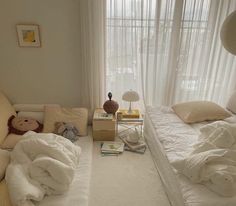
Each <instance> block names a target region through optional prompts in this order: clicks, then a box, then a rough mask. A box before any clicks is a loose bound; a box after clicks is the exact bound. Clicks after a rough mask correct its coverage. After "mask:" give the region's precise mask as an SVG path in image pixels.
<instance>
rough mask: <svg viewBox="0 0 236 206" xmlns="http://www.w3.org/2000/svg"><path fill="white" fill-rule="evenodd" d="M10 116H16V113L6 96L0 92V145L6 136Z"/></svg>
mask: <svg viewBox="0 0 236 206" xmlns="http://www.w3.org/2000/svg"><path fill="white" fill-rule="evenodd" d="M12 115H16V112H15V110H14V108H13V106H12V105H11V104H10V102H9V101H8V99H7V98H6V96H5V95H4V94H3V93H2V92H1V91H0V144H2V142H3V141H4V139H5V138H6V136H7V134H8V125H7V123H8V119H9V118H10V117H11V116H12Z"/></svg>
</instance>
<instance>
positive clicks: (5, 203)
mask: <svg viewBox="0 0 236 206" xmlns="http://www.w3.org/2000/svg"><path fill="white" fill-rule="evenodd" d="M44 106H45V105H15V107H13V106H12V105H11V104H10V103H9V101H8V100H7V98H6V97H5V96H4V95H3V94H2V93H1V92H0V145H1V148H2V147H4V148H7V147H6V145H4V142H5V140H6V138H8V137H7V135H8V125H7V123H8V119H9V117H10V116H11V115H19V116H27V117H33V118H35V119H37V120H38V121H39V122H43V117H44ZM54 106H55V105H54ZM16 112H17V113H16ZM9 140H10V139H9ZM8 144H13V142H11V141H9V142H8ZM75 144H77V145H79V146H80V147H81V150H82V152H81V155H80V159H79V166H78V167H77V169H76V171H75V175H74V179H73V181H72V183H71V185H70V187H69V190H68V192H66V193H65V194H63V195H51V196H46V197H45V198H44V199H43V200H42V201H40V202H34V204H35V205H41V206H49V205H50V206H53V205H55V206H58V205H70V206H73V205H80V206H87V205H88V197H89V184H90V174H91V163H92V136H91V129H90V128H89V129H88V135H86V136H82V137H79V140H78V141H76V142H75ZM3 145H4V146H3ZM0 205H1V206H10V205H11V201H10V198H9V193H8V188H7V185H6V181H5V179H3V180H2V181H1V182H0Z"/></svg>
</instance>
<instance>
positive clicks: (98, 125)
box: [93, 120, 116, 130]
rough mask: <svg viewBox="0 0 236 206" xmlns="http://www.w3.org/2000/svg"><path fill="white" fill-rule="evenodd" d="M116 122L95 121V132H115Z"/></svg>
mask: <svg viewBox="0 0 236 206" xmlns="http://www.w3.org/2000/svg"><path fill="white" fill-rule="evenodd" d="M115 127H116V122H115V121H106V120H104V121H95V120H94V121H93V129H94V130H115Z"/></svg>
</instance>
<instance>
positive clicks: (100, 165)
mask: <svg viewBox="0 0 236 206" xmlns="http://www.w3.org/2000/svg"><path fill="white" fill-rule="evenodd" d="M90 188H91V189H90V190H91V192H90V204H89V206H133V205H134V206H170V204H169V202H168V199H167V197H166V194H165V192H164V189H163V187H162V183H161V180H160V177H159V175H158V173H157V171H156V168H155V166H154V163H153V161H152V158H151V155H150V151H149V150H146V152H145V154H143V155H142V154H137V153H132V152H128V151H125V152H124V153H123V154H121V155H119V156H105V157H104V156H101V154H100V143H99V142H94V148H93V165H92V177H91V187H90Z"/></svg>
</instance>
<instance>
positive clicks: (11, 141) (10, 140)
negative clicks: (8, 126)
mask: <svg viewBox="0 0 236 206" xmlns="http://www.w3.org/2000/svg"><path fill="white" fill-rule="evenodd" d="M22 138H23V136H22V135H17V134H9V135H8V136H7V137H6V139H5V140H4V142H3V143H2V145H1V148H2V149H13V148H14V147H15V145H16V143H17V142H19V141H20V140H21V139H22Z"/></svg>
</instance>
